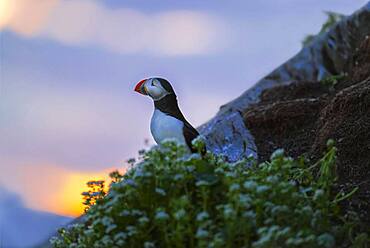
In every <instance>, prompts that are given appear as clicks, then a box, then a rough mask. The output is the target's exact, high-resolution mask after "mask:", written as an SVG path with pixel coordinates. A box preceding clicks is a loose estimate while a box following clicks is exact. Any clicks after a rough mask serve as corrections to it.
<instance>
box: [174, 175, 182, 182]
mask: <svg viewBox="0 0 370 248" xmlns="http://www.w3.org/2000/svg"><path fill="white" fill-rule="evenodd" d="M183 178H184V175H183V174H176V175H175V176H174V179H175V181H178V180H181V179H183Z"/></svg>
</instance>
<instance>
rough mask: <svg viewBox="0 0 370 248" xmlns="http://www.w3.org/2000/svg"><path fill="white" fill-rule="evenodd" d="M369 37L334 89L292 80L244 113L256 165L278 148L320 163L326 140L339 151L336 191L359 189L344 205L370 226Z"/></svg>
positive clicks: (266, 91)
mask: <svg viewBox="0 0 370 248" xmlns="http://www.w3.org/2000/svg"><path fill="white" fill-rule="evenodd" d="M369 55H370V38H367V39H365V41H364V42H363V43H362V45H361V47H360V49H359V50H358V52H356V53H355V55H354V56H353V59H352V60H353V61H352V62H351V64H352V65H353V66H352V67H351V68H349V69H350V74H349V75H348V76H347V77H346V78H343V79H342V80H341V81H340V82H338V83H337V84H336V85H334V86H328V85H324V84H323V83H322V82H307V81H302V82H294V83H293V84H291V85H286V86H277V87H275V88H271V89H267V90H265V91H263V92H262V94H261V101H260V102H259V103H257V104H254V105H252V106H250V107H249V108H247V109H246V110H245V111H244V115H243V116H244V120H245V123H246V126H247V127H248V129H249V130H250V131H251V133H252V135H253V136H254V138H255V142H256V146H257V148H258V156H259V160H260V161H265V160H268V159H269V156H270V154H271V153H272V152H273V151H274V150H275V149H277V148H284V149H285V151H286V153H287V154H288V155H290V156H292V157H297V156H300V155H304V156H305V157H306V158H308V159H311V160H317V159H319V158H320V157H321V156H322V154H323V153H324V152H325V149H326V142H327V140H329V139H333V140H334V141H335V142H336V147H337V149H338V154H337V174H338V182H339V185H338V189H337V190H338V191H339V190H343V191H344V192H349V191H351V190H352V189H353V188H355V187H358V188H359V189H358V191H357V192H356V194H355V195H354V196H353V198H352V199H351V200H350V201H346V202H344V203H343V205H344V207H346V208H350V209H352V210H355V211H356V212H358V213H359V214H360V216H361V218H362V219H363V220H364V221H366V222H368V223H370V59H368V58H369Z"/></svg>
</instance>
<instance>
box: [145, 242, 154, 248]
mask: <svg viewBox="0 0 370 248" xmlns="http://www.w3.org/2000/svg"><path fill="white" fill-rule="evenodd" d="M154 247H155V245H154V243H153V242H148V241H146V242H145V243H144V248H154Z"/></svg>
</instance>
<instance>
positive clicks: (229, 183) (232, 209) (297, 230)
mask: <svg viewBox="0 0 370 248" xmlns="http://www.w3.org/2000/svg"><path fill="white" fill-rule="evenodd" d="M194 145H195V147H196V148H197V149H198V150H199V151H201V150H202V146H203V143H202V142H201V141H200V140H197V141H196V142H195V144H194ZM335 154H336V149H335V147H334V146H333V143H332V142H330V143H329V144H328V151H327V153H326V154H325V155H324V157H323V158H322V159H321V160H319V161H317V162H316V163H314V164H313V165H309V164H308V163H307V162H306V161H305V160H304V159H303V158H302V159H298V160H293V159H292V158H289V157H286V156H284V152H283V150H277V151H275V152H274V153H273V154H272V156H271V161H269V162H264V163H261V164H257V163H256V162H255V161H253V160H252V159H247V160H243V161H239V162H237V163H227V162H225V161H224V159H222V158H221V157H217V156H214V155H212V154H207V155H205V156H203V157H202V156H201V155H200V153H199V154H192V155H189V154H186V152H185V149H184V148H183V147H179V146H176V145H175V144H174V143H171V142H168V143H165V144H163V145H162V146H161V147H157V148H153V149H151V150H149V151H147V152H144V151H143V152H141V159H140V161H139V162H138V163H136V164H135V162H134V161H131V163H132V168H131V169H130V170H129V172H128V173H127V174H125V175H120V174H119V173H117V172H113V173H111V176H112V177H113V179H114V182H113V183H112V184H111V186H110V190H109V192H108V193H107V194H106V195H105V193H104V192H102V190H101V189H102V187H99V185H100V184H99V183H97V184H94V183H90V185H91V187H96V186H97V188H98V189H97V191H96V192H97V193H94V190H92V191H90V192H88V193H85V194H84V196H85V200H86V204H87V205H88V208H89V209H88V210H87V211H86V218H87V220H86V222H85V223H83V224H76V225H73V226H70V227H68V228H66V229H64V228H63V229H61V230H60V236H59V237H58V238H53V239H52V241H51V242H52V244H53V246H54V247H57V248H62V247H81V248H83V247H86V248H90V247H147V248H148V247H337V246H340V245H350V244H353V245H355V246H356V247H362V246H363V245H365V243H366V242H367V241H368V236H367V234H364V233H362V234H356V232H357V226H358V224H359V223H360V222H359V220H358V218H357V217H356V215H355V214H354V213H343V212H341V211H340V208H339V205H338V204H339V202H340V201H342V200H344V199H346V198H348V197H350V195H352V194H353V193H354V192H355V190H356V189H354V190H353V191H352V192H349V193H347V194H346V193H343V192H341V193H339V194H333V192H332V188H333V186H334V185H335V156H336V155H335ZM104 195H105V196H104ZM94 202H96V203H95V204H93V205H91V203H94Z"/></svg>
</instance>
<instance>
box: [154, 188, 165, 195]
mask: <svg viewBox="0 0 370 248" xmlns="http://www.w3.org/2000/svg"><path fill="white" fill-rule="evenodd" d="M155 192H156V193H157V194H160V195H163V196H165V195H166V191H164V189H161V188H155Z"/></svg>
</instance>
